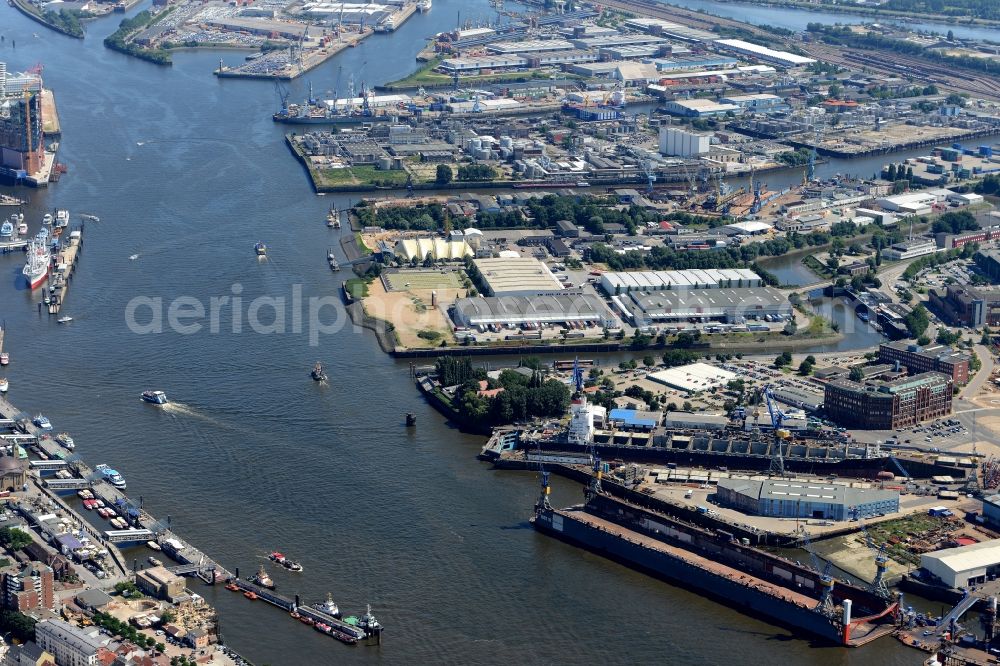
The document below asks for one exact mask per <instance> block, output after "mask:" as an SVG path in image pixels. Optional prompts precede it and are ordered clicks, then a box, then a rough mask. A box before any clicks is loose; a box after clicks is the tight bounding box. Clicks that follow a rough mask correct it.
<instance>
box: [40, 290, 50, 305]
mask: <svg viewBox="0 0 1000 666" xmlns="http://www.w3.org/2000/svg"><path fill="white" fill-rule="evenodd" d="M42 302H43V303H45V304H46V305H48V304H50V303H51V302H52V298H51V297H50V296H49V293H48V292H45V295H44V296H42Z"/></svg>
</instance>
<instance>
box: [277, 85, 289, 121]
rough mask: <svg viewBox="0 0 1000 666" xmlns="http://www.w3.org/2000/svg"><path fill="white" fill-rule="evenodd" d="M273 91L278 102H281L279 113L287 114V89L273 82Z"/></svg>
mask: <svg viewBox="0 0 1000 666" xmlns="http://www.w3.org/2000/svg"><path fill="white" fill-rule="evenodd" d="M274 91H275V92H276V93H278V100H279V101H280V102H281V112H282V113H286V114H287V113H288V95H289V94H290V93H289V92H288V88H286V87H285V86H284V84H282V83H281V81H279V80H277V79H275V80H274Z"/></svg>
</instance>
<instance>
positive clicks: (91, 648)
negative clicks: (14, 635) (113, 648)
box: [35, 620, 107, 666]
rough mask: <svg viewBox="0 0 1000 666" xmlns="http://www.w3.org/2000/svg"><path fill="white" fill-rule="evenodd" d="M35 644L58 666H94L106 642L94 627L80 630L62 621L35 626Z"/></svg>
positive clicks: (44, 621)
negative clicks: (51, 657) (54, 660)
mask: <svg viewBox="0 0 1000 666" xmlns="http://www.w3.org/2000/svg"><path fill="white" fill-rule="evenodd" d="M35 642H36V643H38V647H40V648H42V649H43V650H45V651H46V652H48V653H49V654H52V655H54V656H55V658H56V663H57V664H59V666H95V664H97V662H98V658H97V653H98V652H99V651H100V649H101V648H102V647H103V646H104V645H105V643H106V642H107V641H104V640H102V639H101V632H100V630H99V629H98V628H96V627H87V628H81V627H77V626H74V625H72V624H69V623H68V622H63V621H62V620H43V621H41V622H39V623H38V624H36V625H35Z"/></svg>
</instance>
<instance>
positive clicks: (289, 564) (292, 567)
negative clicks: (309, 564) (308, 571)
mask: <svg viewBox="0 0 1000 666" xmlns="http://www.w3.org/2000/svg"><path fill="white" fill-rule="evenodd" d="M281 566H283V567H285V568H286V569H288V570H289V571H295V572H300V571H302V565H301V564H299V563H298V562H293V561H291V560H285V561H284V562H282V563H281Z"/></svg>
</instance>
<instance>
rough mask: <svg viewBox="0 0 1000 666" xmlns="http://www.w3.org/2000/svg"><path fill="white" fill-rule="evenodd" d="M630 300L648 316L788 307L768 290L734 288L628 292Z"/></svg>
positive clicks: (787, 303) (780, 295)
mask: <svg viewBox="0 0 1000 666" xmlns="http://www.w3.org/2000/svg"><path fill="white" fill-rule="evenodd" d="M628 295H629V297H630V298H631V299H632V300H633V301H634V303H635V304H636V305H637V306H638V307H639V308H641V309H642V311H643V312H645V313H646V314H648V315H654V314H656V315H663V316H665V315H674V316H686V315H687V314H689V313H690V314H692V315H695V314H712V313H720V312H731V311H742V312H746V313H747V314H753V313H754V311H755V310H756V309H758V308H760V309H771V308H775V307H779V306H782V305H785V306H788V308H789V309H790V308H791V304H789V302H788V299H787V298H786V297H785V295H784V294H782V293H781V292H780V291H778V290H777V289H772V288H771V287H740V288H736V289H672V290H661V291H654V292H640V291H632V292H629V294H628Z"/></svg>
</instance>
